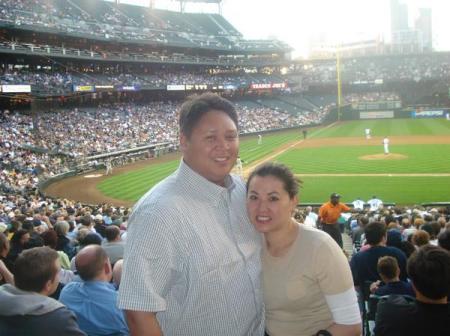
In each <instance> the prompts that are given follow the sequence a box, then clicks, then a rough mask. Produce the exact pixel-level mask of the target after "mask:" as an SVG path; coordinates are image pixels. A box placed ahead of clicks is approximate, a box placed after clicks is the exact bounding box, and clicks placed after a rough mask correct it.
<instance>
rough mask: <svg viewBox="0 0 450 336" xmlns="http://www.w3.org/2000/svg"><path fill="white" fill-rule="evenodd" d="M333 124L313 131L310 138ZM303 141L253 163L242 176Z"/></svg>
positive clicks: (302, 140)
mask: <svg viewBox="0 0 450 336" xmlns="http://www.w3.org/2000/svg"><path fill="white" fill-rule="evenodd" d="M335 124H336V122H334V123H332V124H329V125H328V126H326V127H324V128H321V129H319V130H317V131H314V132H313V133H312V136H316V135H318V134H320V133H321V132H322V131H324V130H326V129H327V128H330V127H332V126H334V125H335ZM304 141H305V139H301V140H299V141H296V142H294V143H292V144H291V145H289V146H288V147H286V148H285V149H282V150H280V151H278V152H276V153H274V154H272V155H270V156H268V157H266V158H263V159H261V160H260V161H256V162H255V163H253V164H252V165H250V166H248V167H246V168H245V169H243V175H244V176H247V174H248V172H249V171H251V170H253V168H255V167H257V166H259V165H261V164H263V163H266V162H267V161H270V160H272V159H273V158H276V157H277V156H280V155H281V154H283V153H284V152H287V151H288V150H290V149H291V148H292V147H295V146H297V145H299V144H301V143H302V142H304Z"/></svg>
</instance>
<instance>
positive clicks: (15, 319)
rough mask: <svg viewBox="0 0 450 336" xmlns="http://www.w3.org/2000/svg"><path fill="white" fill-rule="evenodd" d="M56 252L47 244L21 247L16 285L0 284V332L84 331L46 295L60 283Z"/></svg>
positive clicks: (45, 335) (37, 335) (50, 334)
mask: <svg viewBox="0 0 450 336" xmlns="http://www.w3.org/2000/svg"><path fill="white" fill-rule="evenodd" d="M59 270H60V265H59V261H58V253H56V251H54V250H52V249H51V248H49V247H35V248H32V249H29V250H25V251H23V252H22V253H21V254H20V255H19V257H18V258H17V260H16V263H15V269H14V277H15V286H12V285H10V284H6V285H3V286H1V287H0V302H1V305H0V330H1V332H2V335H33V336H60V335H67V336H72V335H73V336H76V335H85V334H84V333H83V332H82V331H81V330H80V329H79V328H78V325H77V322H76V318H75V315H74V314H73V313H72V312H71V311H70V310H68V309H67V308H66V307H65V306H64V305H63V304H62V303H60V302H58V301H56V300H54V299H52V298H50V297H48V296H50V295H51V294H53V292H54V291H55V290H56V288H57V287H58V284H59Z"/></svg>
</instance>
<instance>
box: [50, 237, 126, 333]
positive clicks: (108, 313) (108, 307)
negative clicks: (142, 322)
mask: <svg viewBox="0 0 450 336" xmlns="http://www.w3.org/2000/svg"><path fill="white" fill-rule="evenodd" d="M75 258H76V259H75V265H76V267H77V271H78V275H79V276H80V278H81V279H82V280H83V281H82V282H79V281H75V282H70V283H68V284H67V285H66V286H64V288H63V290H62V291H61V296H60V298H59V299H60V301H61V302H62V303H64V304H65V305H66V306H67V307H68V308H69V309H70V310H72V311H73V312H74V313H75V314H76V315H77V318H78V321H79V322H78V323H79V325H80V328H81V329H82V330H83V331H84V332H85V333H86V334H88V335H113V334H114V335H128V334H129V331H128V326H127V323H126V321H125V315H124V313H123V311H122V310H120V309H119V308H117V292H116V290H115V288H114V285H113V284H111V283H110V281H111V278H112V269H111V263H110V261H109V259H108V255H107V254H106V252H105V251H104V250H103V248H102V247H101V246H98V245H89V246H86V247H85V248H83V249H82V250H81V251H80V252H78V254H77V256H76V257H75Z"/></svg>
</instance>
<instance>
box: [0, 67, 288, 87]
mask: <svg viewBox="0 0 450 336" xmlns="http://www.w3.org/2000/svg"><path fill="white" fill-rule="evenodd" d="M139 71H140V73H139V74H134V73H132V72H130V73H120V72H118V73H116V72H113V73H109V71H104V72H102V73H95V72H92V71H91V69H80V70H79V71H71V72H50V71H31V70H25V69H20V70H19V69H13V70H9V69H4V70H3V71H2V74H1V75H0V84H27V85H32V86H33V89H39V90H47V91H49V92H52V93H55V92H60V91H69V92H70V91H72V88H73V86H74V85H114V86H136V87H143V86H146V87H151V88H160V89H166V87H167V85H177V84H197V85H205V84H206V85H208V84H209V85H223V86H229V85H231V86H232V87H234V88H235V89H237V88H248V87H250V85H251V84H261V83H284V81H285V79H284V78H282V77H281V76H277V75H265V74H245V73H243V72H242V71H236V72H225V73H217V74H210V73H206V72H200V71H199V72H198V73H195V72H193V71H181V70H180V71H176V72H171V71H170V70H165V71H163V70H153V69H151V68H148V69H147V68H145V67H144V68H141V69H139Z"/></svg>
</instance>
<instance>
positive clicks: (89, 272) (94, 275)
mask: <svg viewBox="0 0 450 336" xmlns="http://www.w3.org/2000/svg"><path fill="white" fill-rule="evenodd" d="M75 266H76V269H77V271H78V274H79V276H80V278H81V279H83V280H84V281H92V280H100V281H109V280H111V264H110V262H109V259H108V255H107V254H106V252H105V250H104V249H103V248H102V247H101V246H99V245H88V246H86V247H85V248H83V249H82V250H81V251H80V252H78V254H77V256H76V258H75Z"/></svg>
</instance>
